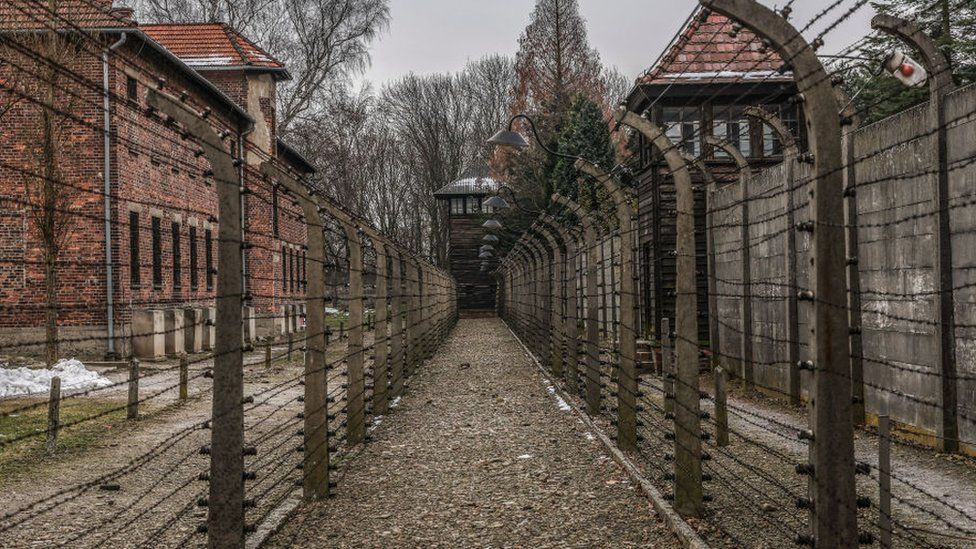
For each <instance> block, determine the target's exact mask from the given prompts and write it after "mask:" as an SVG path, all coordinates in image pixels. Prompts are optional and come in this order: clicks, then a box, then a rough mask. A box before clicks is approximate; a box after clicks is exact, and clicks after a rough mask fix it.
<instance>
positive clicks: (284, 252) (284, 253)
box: [281, 244, 288, 292]
mask: <svg viewBox="0 0 976 549" xmlns="http://www.w3.org/2000/svg"><path fill="white" fill-rule="evenodd" d="M287 289H288V248H287V247H286V246H285V245H284V244H282V245H281V291H282V292H284V291H285V290H287Z"/></svg>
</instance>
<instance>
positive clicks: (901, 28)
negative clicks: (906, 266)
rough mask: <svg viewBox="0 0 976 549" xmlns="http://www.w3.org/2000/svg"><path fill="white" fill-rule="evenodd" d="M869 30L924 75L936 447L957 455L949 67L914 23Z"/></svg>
mask: <svg viewBox="0 0 976 549" xmlns="http://www.w3.org/2000/svg"><path fill="white" fill-rule="evenodd" d="M871 27H873V28H875V29H879V30H881V31H882V32H885V33H887V34H891V35H893V36H895V37H897V38H899V39H900V40H902V41H904V42H905V43H907V44H908V45H910V46H912V47H913V48H914V49H915V50H917V51H918V52H919V53H921V54H922V63H923V64H924V65H925V68H926V70H927V71H928V73H929V75H930V77H929V105H928V108H929V124H930V126H931V130H932V135H933V139H934V143H933V145H934V146H933V147H931V154H932V159H931V162H932V168H933V169H934V170H935V174H936V176H935V177H933V178H932V210H933V211H934V212H935V216H934V220H933V221H934V225H935V227H934V232H935V238H933V239H932V243H933V245H934V246H933V250H932V253H933V266H934V267H935V271H936V291H937V294H936V296H935V298H934V299H933V309H934V317H935V323H936V324H935V331H936V333H935V343H936V355H935V356H936V357H937V360H938V365H939V372H940V374H941V375H940V377H939V383H940V387H939V397H940V398H939V400H940V402H939V405H940V406H939V415H940V418H939V425H938V433H937V435H938V437H937V440H936V444H937V445H938V448H939V450H941V451H943V452H957V451H959V423H958V421H959V420H958V409H957V408H958V390H959V388H958V385H959V383H958V380H957V377H958V372H957V366H956V333H955V326H956V320H955V309H954V306H955V292H954V288H953V280H952V227H951V224H950V215H949V214H950V206H949V149H948V137H947V136H948V127H947V125H946V112H945V103H946V95H947V94H948V93H949V92H950V91H952V89H953V87H954V85H953V82H952V72H951V69H952V67H951V65H950V64H949V61H948V60H947V59H946V57H945V55H944V54H943V52H942V50H941V49H940V48H939V45H938V44H937V43H936V42H935V40H933V39H932V38H931V37H930V36H928V34H926V33H925V31H923V30H922V29H921V28H920V27H919V26H918V25H916V24H915V23H913V22H911V21H906V20H904V19H900V18H898V17H894V16H890V15H883V14H879V15H876V16H874V18H873V19H872V20H871Z"/></svg>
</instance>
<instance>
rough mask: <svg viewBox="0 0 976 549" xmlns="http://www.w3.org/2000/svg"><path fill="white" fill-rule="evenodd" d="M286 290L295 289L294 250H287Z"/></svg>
mask: <svg viewBox="0 0 976 549" xmlns="http://www.w3.org/2000/svg"><path fill="white" fill-rule="evenodd" d="M288 291H289V292H294V291H295V250H288Z"/></svg>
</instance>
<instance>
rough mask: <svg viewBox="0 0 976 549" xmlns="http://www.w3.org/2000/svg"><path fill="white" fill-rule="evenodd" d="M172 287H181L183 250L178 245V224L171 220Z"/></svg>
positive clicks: (175, 288) (176, 288)
mask: <svg viewBox="0 0 976 549" xmlns="http://www.w3.org/2000/svg"><path fill="white" fill-rule="evenodd" d="M172 226H173V289H174V290H178V289H180V288H182V287H183V250H182V249H181V247H180V224H179V223H177V222H176V221H174V222H173V225H172Z"/></svg>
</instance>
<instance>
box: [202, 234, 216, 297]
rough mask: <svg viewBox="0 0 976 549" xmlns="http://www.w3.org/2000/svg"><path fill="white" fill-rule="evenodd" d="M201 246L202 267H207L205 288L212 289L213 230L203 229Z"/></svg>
mask: <svg viewBox="0 0 976 549" xmlns="http://www.w3.org/2000/svg"><path fill="white" fill-rule="evenodd" d="M203 247H204V252H203V257H204V268H206V269H207V290H213V282H214V277H213V275H214V268H213V232H212V231H211V230H210V229H205V230H204V231H203Z"/></svg>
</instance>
